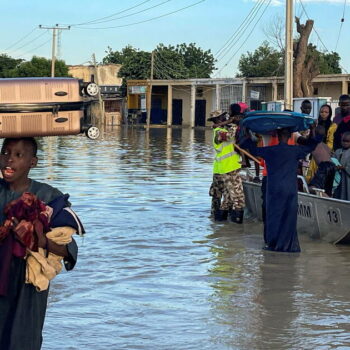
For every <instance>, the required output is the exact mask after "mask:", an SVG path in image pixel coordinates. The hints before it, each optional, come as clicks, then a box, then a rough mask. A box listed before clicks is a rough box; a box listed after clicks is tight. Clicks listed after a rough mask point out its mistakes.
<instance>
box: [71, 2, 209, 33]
mask: <svg viewBox="0 0 350 350" xmlns="http://www.w3.org/2000/svg"><path fill="white" fill-rule="evenodd" d="M204 1H206V0H200V1H197V2H195V3H193V4H191V5H188V6H185V7H181V8H179V9H177V10H174V11H171V12H168V13H165V14H163V15H159V16H156V17H152V18H149V19H146V20H143V21H139V22H133V23H127V24H121V25H118V26H112V27H93V28H91V27H90V28H82V27H76V28H78V29H83V30H89V29H92V30H99V29H113V28H121V27H129V26H133V25H136V24H141V23H146V22H150V21H154V20H156V19H159V18H162V17H166V16H170V15H172V14H174V13H177V12H180V11H183V10H186V9H188V8H190V7H193V6H196V5H198V4H200V3H202V2H204Z"/></svg>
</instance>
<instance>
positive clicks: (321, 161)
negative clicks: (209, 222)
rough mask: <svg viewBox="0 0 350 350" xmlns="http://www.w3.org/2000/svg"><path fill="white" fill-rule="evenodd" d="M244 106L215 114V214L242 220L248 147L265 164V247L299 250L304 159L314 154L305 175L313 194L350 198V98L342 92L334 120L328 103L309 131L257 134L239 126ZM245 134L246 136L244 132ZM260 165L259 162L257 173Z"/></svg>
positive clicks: (306, 107) (307, 105)
mask: <svg viewBox="0 0 350 350" xmlns="http://www.w3.org/2000/svg"><path fill="white" fill-rule="evenodd" d="M311 110H312V104H311V102H310V101H309V100H304V101H303V102H302V104H301V112H302V113H304V114H310V113H311ZM242 118H244V110H243V109H242V107H241V106H240V105H239V104H232V105H231V106H230V113H229V115H227V114H226V113H221V112H214V113H213V115H211V117H210V118H209V119H208V120H209V121H211V122H213V146H214V149H215V159H214V167H213V182H212V184H211V187H210V191H209V194H210V196H211V197H212V205H211V214H212V216H213V218H214V219H215V220H216V221H222V220H227V219H229V220H230V221H232V222H235V223H242V222H243V209H244V206H245V198H244V192H243V185H242V179H241V177H240V170H241V168H242V167H243V166H246V159H245V158H246V156H245V154H246V151H249V153H250V155H251V156H255V157H258V158H259V160H260V162H261V163H260V164H262V165H263V174H262V175H263V177H262V186H261V188H262V212H263V221H264V241H265V249H267V250H273V251H284V252H299V251H300V246H299V241H298V236H297V230H296V225H297V192H298V182H297V175H298V173H299V171H300V170H301V169H302V167H301V164H303V163H302V162H301V161H302V160H305V159H307V158H309V167H308V174H307V176H306V178H307V181H308V185H309V188H310V192H312V191H316V189H321V190H323V191H324V193H325V194H326V195H328V196H330V197H334V198H339V199H344V200H350V96H349V95H341V96H340V98H339V108H338V109H337V110H336V115H335V117H334V118H333V119H332V108H331V106H330V105H328V104H325V105H323V106H322V107H321V108H320V111H319V117H318V119H317V121H316V123H315V124H313V126H312V127H310V130H308V131H307V132H301V133H291V131H290V130H289V129H288V128H282V129H278V130H276V131H275V132H274V133H271V134H270V135H252V133H251V132H248V133H246V132H244V131H243V130H240V123H239V121H240V120H241V119H242ZM242 135H243V136H242ZM258 174H259V165H257V166H256V175H258Z"/></svg>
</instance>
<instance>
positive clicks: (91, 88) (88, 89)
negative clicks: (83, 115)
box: [84, 83, 99, 96]
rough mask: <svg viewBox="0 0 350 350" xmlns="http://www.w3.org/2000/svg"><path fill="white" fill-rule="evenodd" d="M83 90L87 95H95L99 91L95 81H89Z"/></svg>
mask: <svg viewBox="0 0 350 350" xmlns="http://www.w3.org/2000/svg"><path fill="white" fill-rule="evenodd" d="M84 91H85V93H86V94H87V95H89V96H97V95H98V92H99V87H98V85H97V84H95V83H89V84H87V85H86V86H85V88H84Z"/></svg>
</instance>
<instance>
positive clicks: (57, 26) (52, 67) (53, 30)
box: [39, 24, 70, 78]
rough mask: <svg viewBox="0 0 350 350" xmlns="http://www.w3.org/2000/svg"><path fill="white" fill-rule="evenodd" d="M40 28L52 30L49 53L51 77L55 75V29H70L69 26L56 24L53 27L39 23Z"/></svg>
mask: <svg viewBox="0 0 350 350" xmlns="http://www.w3.org/2000/svg"><path fill="white" fill-rule="evenodd" d="M39 28H40V29H47V30H52V54H51V77H52V78H53V77H54V76H55V62H56V37H57V30H65V29H66V30H70V26H67V27H64V26H60V25H58V24H56V25H55V26H53V27H45V26H42V25H41V24H40V25H39Z"/></svg>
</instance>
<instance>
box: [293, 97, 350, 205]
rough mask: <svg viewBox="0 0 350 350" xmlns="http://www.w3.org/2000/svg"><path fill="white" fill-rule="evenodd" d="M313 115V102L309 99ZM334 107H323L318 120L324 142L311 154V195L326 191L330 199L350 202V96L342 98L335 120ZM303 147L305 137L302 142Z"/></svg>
mask: <svg viewBox="0 0 350 350" xmlns="http://www.w3.org/2000/svg"><path fill="white" fill-rule="evenodd" d="M303 103H304V105H303V104H302V106H301V111H302V112H305V110H304V107H305V106H306V108H307V110H306V112H308V113H307V114H309V113H310V112H311V109H310V106H311V103H310V101H308V100H305V101H304V102H303ZM332 114H333V113H332V108H331V106H330V105H328V104H325V105H323V106H321V108H320V110H319V115H318V119H317V128H316V132H317V134H318V135H320V137H321V138H322V141H321V142H320V143H319V144H318V145H317V146H316V148H315V150H314V151H312V152H311V155H310V161H309V166H308V170H307V173H306V176H305V177H306V181H307V183H308V185H309V189H310V192H313V191H314V190H315V189H321V190H324V192H325V194H326V195H327V196H328V197H333V198H338V199H344V200H350V182H349V179H350V172H349V171H350V148H349V144H348V143H349V142H350V123H349V121H350V96H349V95H341V96H340V97H339V107H338V108H337V109H336V113H335V116H334V118H332ZM299 142H300V143H301V144H303V138H300V139H299Z"/></svg>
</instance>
